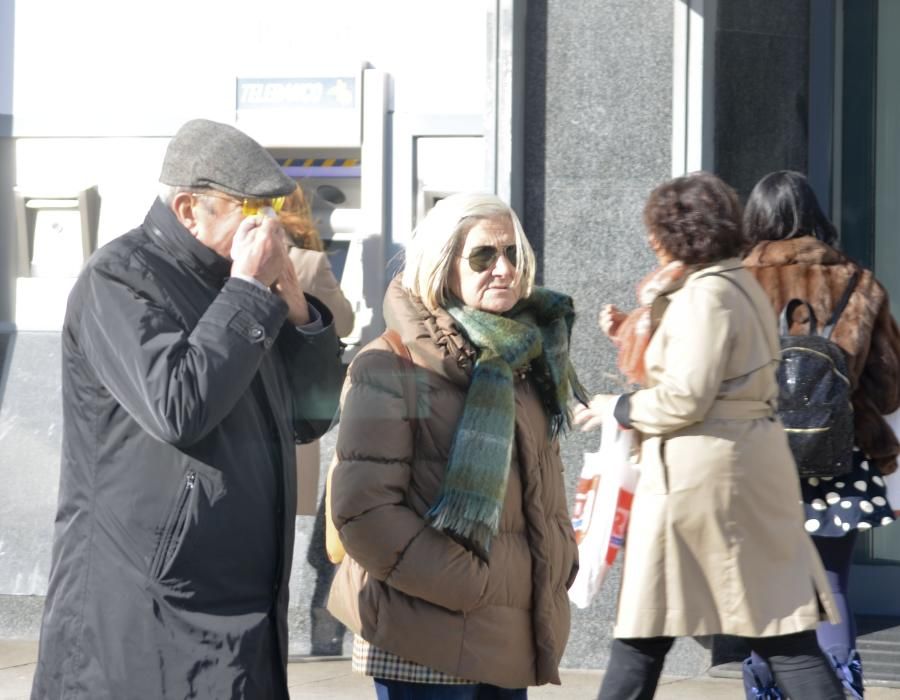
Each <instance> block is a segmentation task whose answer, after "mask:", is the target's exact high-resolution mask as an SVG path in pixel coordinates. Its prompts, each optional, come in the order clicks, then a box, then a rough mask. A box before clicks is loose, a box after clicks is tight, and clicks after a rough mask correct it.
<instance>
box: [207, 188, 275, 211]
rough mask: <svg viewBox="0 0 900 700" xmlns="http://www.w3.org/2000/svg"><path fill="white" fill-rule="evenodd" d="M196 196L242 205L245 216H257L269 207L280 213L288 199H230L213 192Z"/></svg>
mask: <svg viewBox="0 0 900 700" xmlns="http://www.w3.org/2000/svg"><path fill="white" fill-rule="evenodd" d="M194 196H195V197H213V198H214V199H224V200H226V201H228V202H234V203H235V204H240V205H241V213H242V214H243V215H244V216H256V215H257V214H259V213H260V212H261V211H262V210H263V209H266V208H267V207H271V208H272V209H273V210H274V211H275V213H278V212H280V211H281V208H282V207H283V206H284V200H285V199H286V198H285V197H244V198H243V199H238V198H237V197H229V196H228V195H226V194H217V193H213V192H200V193H197V194H195V195H194Z"/></svg>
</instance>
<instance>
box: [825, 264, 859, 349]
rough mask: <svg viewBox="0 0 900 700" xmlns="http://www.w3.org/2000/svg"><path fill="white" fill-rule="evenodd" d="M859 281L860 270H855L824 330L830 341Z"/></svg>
mask: <svg viewBox="0 0 900 700" xmlns="http://www.w3.org/2000/svg"><path fill="white" fill-rule="evenodd" d="M858 281H859V270H854V271H853V274H852V275H850V280H849V281H848V282H847V286H846V288H845V289H844V293H843V294H842V295H841V298H840V299H839V300H838V303H837V306H835V307H834V312H833V313H832V314H831V318H829V319H828V323H827V324H826V325H825V328H823V329H822V335H823V336H825V337H826V338H828V339H829V340H830V339H831V334H832V333H833V332H834V327H835V326H836V325H837V322H838V319H839V318H840V317H841V314H842V313H844V309H846V308H847V302H849V301H850V295H851V294H853V290H854V289H855V288H856V283H857V282H858Z"/></svg>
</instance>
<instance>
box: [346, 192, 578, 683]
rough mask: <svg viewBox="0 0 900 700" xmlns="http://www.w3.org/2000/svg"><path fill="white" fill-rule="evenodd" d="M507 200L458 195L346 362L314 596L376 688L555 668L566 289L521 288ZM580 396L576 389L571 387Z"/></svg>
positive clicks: (521, 249) (527, 274)
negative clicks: (329, 521)
mask: <svg viewBox="0 0 900 700" xmlns="http://www.w3.org/2000/svg"><path fill="white" fill-rule="evenodd" d="M534 270H535V264H534V254H533V253H532V250H531V247H530V246H529V244H528V241H527V239H526V238H525V234H524V232H523V231H522V226H521V224H520V223H519V220H518V218H517V217H516V215H515V213H514V212H513V211H512V209H511V208H510V207H509V206H508V205H506V204H505V203H504V202H502V201H501V200H499V199H498V198H497V197H495V196H493V195H481V194H456V195H452V196H450V197H447V198H446V199H443V200H441V201H440V202H438V204H437V205H436V206H435V207H434V208H433V209H432V210H431V211H429V213H428V215H427V216H426V217H425V219H424V220H423V222H422V223H421V224H420V225H419V226H418V228H417V229H416V231H415V232H414V234H413V237H412V240H411V241H410V243H409V245H408V246H407V249H406V266H405V269H404V271H403V274H402V277H398V278H397V279H395V280H394V281H393V282H392V283H391V284H390V286H389V288H388V291H387V294H386V295H385V300H384V318H385V322H386V324H387V326H388V328H389V329H392V330H393V331H395V332H396V333H397V334H399V336H400V339H402V342H403V343H404V344H405V346H406V347H407V349H408V350H409V352H410V355H411V360H410V359H407V358H405V357H404V356H403V354H401V353H398V354H395V353H394V352H392V350H391V345H390V344H389V343H388V342H387V341H385V340H384V339H383V338H382V339H378V340H376V341H374V342H373V343H372V344H370V345H369V346H368V347H366V348H364V349H363V350H362V351H361V352H360V353H359V354H358V355H357V356H356V358H355V359H354V361H353V362H352V363H351V365H350V369H349V373H348V377H347V380H346V382H345V385H344V398H343V406H342V412H341V422H340V428H339V434H338V446H337V454H338V460H339V461H338V463H337V466H336V467H335V470H334V475H333V479H332V496H331V499H332V503H331V505H332V512H333V520H334V524H335V526H336V527H337V529H338V531H339V533H340V538H341V541H342V542H343V544H344V547H345V549H346V552H347V556H345V558H344V560H343V562H342V563H341V567H340V569H339V570H338V573H337V575H336V576H335V580H334V584H333V586H332V591H331V597H330V599H329V606H328V608H329V610H331V612H332V613H333V614H334V615H335V616H336V617H337V618H338V619H340V620H341V621H342V622H343V623H344V624H346V625H347V626H348V627H349V628H350V629H352V630H353V631H354V633H355V634H356V637H355V641H354V652H353V667H354V669H355V670H356V671H358V672H361V673H365V674H368V675H371V676H373V677H374V682H375V688H376V693H377V695H378V697H379V698H381V699H382V700H385V699H391V698H394V699H397V698H404V699H414V698H429V699H432V698H456V699H463V698H466V699H474V698H497V699H500V698H503V699H506V700H514V699H515V700H517V699H520V698H524V697H526V692H527V691H526V687H527V686H531V685H540V684H543V683H559V682H560V681H559V660H560V658H561V657H562V654H563V650H564V649H565V646H566V640H567V638H568V635H569V601H568V596H567V592H566V590H567V588H568V586H569V585H571V582H572V581H573V580H574V577H575V573H576V571H577V557H578V551H577V547H576V545H575V537H574V532H573V531H572V526H571V523H570V520H569V514H568V507H567V502H566V495H565V486H564V481H563V465H562V462H561V461H560V455H559V442H558V438H559V434H560V431H561V430H562V429H563V428H564V427H565V426H566V424H567V422H568V409H567V404H568V401H569V399H570V397H571V396H572V394H573V393H575V394H576V396H578V397H583V396H584V394H583V392H582V391H581V390H580V387H579V384H578V380H577V378H576V377H575V373H574V370H573V369H572V367H571V364H570V362H569V335H570V332H571V327H572V323H573V321H574V316H575V314H574V310H573V306H572V300H571V299H570V298H569V297H568V296H565V295H562V294H558V293H556V292H552V291H550V290H548V289H544V288H540V287H536V286H535V285H534ZM582 400H583V399H582Z"/></svg>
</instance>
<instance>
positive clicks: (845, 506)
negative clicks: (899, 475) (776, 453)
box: [800, 449, 894, 537]
mask: <svg viewBox="0 0 900 700" xmlns="http://www.w3.org/2000/svg"><path fill="white" fill-rule="evenodd" d="M800 490H801V491H802V493H803V506H804V510H805V512H806V523H805V524H806V531H807V532H808V533H809V534H811V535H816V536H817V537H840V536H841V535H845V534H847V533H848V532H849V531H850V530H853V529H856V530H868V529H871V528H873V527H878V526H879V525H890V524H891V523H892V522H893V521H894V513H893V510H892V508H891V505H890V504H889V503H888V501H887V497H886V495H885V487H884V479H882V478H881V476H880V475H879V474H878V472H877V470H876V469H875V468H874V467H870V465H869V463H868V461H866V459H865V457H864V456H863V453H862V452H860V451H859V450H856V449H854V451H853V469H851V470H850V472H849V473H848V474H844V475H843V476H836V477H824V476H823V477H810V478H806V479H801V480H800Z"/></svg>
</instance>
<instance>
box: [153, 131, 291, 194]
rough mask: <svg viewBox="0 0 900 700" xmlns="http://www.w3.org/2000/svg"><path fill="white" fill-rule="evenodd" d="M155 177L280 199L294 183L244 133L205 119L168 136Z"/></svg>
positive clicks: (180, 184) (177, 184)
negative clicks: (160, 169) (164, 151)
mask: <svg viewBox="0 0 900 700" xmlns="http://www.w3.org/2000/svg"><path fill="white" fill-rule="evenodd" d="M159 181H160V182H161V183H163V184H164V185H173V186H175V187H209V188H210V189H214V190H220V191H222V192H226V193H227V194H231V195H234V196H236V197H280V196H282V195H287V194H290V193H291V192H293V191H294V188H295V187H296V186H297V183H296V182H294V180H292V179H291V178H290V177H288V176H287V175H285V174H284V173H283V172H282V170H281V168H280V167H278V163H276V162H275V159H274V158H273V157H272V156H271V155H270V154H269V152H268V151H267V150H266V149H264V148H263V147H262V146H260V145H259V144H258V143H257V142H256V141H254V140H253V139H252V138H250V137H249V136H247V134H245V133H244V132H243V131H239V130H238V129H235V128H234V127H233V126H229V125H228V124H220V123H219V122H213V121H209V120H208V119H192V120H191V121H189V122H187V123H185V124H184V125H183V126H182V127H181V128H180V129H179V130H178V132H177V133H176V134H175V135H174V136H173V137H172V140H171V141H169V147H168V148H167V149H166V157H165V158H164V159H163V166H162V172H161V173H160V174H159Z"/></svg>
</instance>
